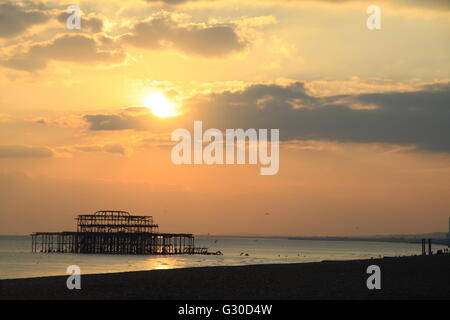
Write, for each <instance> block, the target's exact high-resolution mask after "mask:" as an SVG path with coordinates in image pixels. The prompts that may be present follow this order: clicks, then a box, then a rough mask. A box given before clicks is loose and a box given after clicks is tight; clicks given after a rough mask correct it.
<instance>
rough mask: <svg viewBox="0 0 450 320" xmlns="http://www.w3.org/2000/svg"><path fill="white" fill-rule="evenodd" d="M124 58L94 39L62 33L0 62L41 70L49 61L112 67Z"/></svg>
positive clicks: (121, 53)
mask: <svg viewBox="0 0 450 320" xmlns="http://www.w3.org/2000/svg"><path fill="white" fill-rule="evenodd" d="M125 56H126V55H125V53H124V51H123V50H122V49H121V48H120V47H112V48H111V46H110V45H104V44H103V43H102V41H101V40H97V38H95V37H92V36H89V35H83V34H64V35H60V36H57V37H55V38H54V39H52V40H50V41H46V42H40V43H35V44H32V45H31V46H29V47H28V48H27V50H26V51H25V52H23V53H20V54H16V55H14V56H13V57H9V58H6V59H4V60H3V61H2V62H1V63H2V64H3V65H4V66H5V67H8V68H13V69H17V70H24V71H36V70H39V69H44V68H45V67H46V66H47V64H48V62H49V61H51V60H55V61H66V62H74V63H79V64H98V63H105V64H114V63H120V62H123V61H124V59H125Z"/></svg>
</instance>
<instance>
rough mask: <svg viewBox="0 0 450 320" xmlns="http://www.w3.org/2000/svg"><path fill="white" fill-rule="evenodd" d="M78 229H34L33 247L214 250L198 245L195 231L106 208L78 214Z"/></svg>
mask: <svg viewBox="0 0 450 320" xmlns="http://www.w3.org/2000/svg"><path fill="white" fill-rule="evenodd" d="M75 220H76V221H77V231H76V232H73V231H65V232H35V233H33V234H31V238H32V251H33V252H46V253H96V254H147V255H171V254H211V253H209V252H208V249H207V248H200V247H195V240H194V236H193V235H192V234H188V233H160V232H159V231H158V225H157V224H156V223H155V222H154V221H153V217H152V216H137V215H132V214H130V213H129V212H127V211H117V210H103V211H96V212H95V213H94V214H81V215H78V217H77V218H75Z"/></svg>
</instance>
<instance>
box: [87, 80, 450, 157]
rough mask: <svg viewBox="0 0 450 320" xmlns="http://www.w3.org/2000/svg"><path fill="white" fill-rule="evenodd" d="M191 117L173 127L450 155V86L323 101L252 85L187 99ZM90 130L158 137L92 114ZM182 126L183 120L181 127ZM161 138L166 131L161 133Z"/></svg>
mask: <svg viewBox="0 0 450 320" xmlns="http://www.w3.org/2000/svg"><path fill="white" fill-rule="evenodd" d="M184 108H185V109H186V110H189V111H186V113H185V114H184V115H183V116H181V117H176V118H175V119H176V120H175V119H174V120H173V121H174V122H173V123H171V125H173V127H172V128H168V127H166V128H165V129H166V130H169V131H171V130H173V129H175V128H177V127H185V128H191V127H192V122H193V120H202V121H203V126H204V127H205V128H218V129H221V130H224V129H227V128H269V129H270V128H275V129H280V138H281V139H282V140H284V141H291V140H322V141H336V142H355V143H389V144H397V145H404V146H415V147H417V148H418V149H420V150H424V151H433V152H450V83H447V84H442V83H439V84H437V85H436V86H433V85H428V86H426V87H423V88H422V89H421V90H417V91H408V92H395V91H392V92H377V93H364V94H354V95H334V96H321V97H317V96H314V95H312V94H311V93H310V92H309V91H308V89H307V88H306V86H305V83H303V82H299V81H297V82H293V83H291V84H288V85H278V84H254V85H250V86H248V87H246V88H244V89H241V90H237V91H224V92H221V93H213V94H208V95H200V96H196V97H194V98H192V99H191V100H190V101H186V102H185V104H184ZM84 119H85V121H87V122H88V123H89V125H90V129H91V130H123V129H136V130H149V131H152V132H158V131H157V129H159V130H160V129H161V128H156V127H155V126H156V123H157V122H158V121H160V119H158V120H157V121H155V120H154V119H152V118H151V116H150V115H146V114H139V115H135V114H132V113H121V114H115V115H102V114H97V115H86V116H85V117H84ZM175 121H177V122H175ZM159 132H161V131H159Z"/></svg>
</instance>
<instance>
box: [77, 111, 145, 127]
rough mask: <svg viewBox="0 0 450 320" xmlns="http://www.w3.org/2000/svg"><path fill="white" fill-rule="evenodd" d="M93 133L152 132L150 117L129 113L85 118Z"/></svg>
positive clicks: (94, 115)
mask: <svg viewBox="0 0 450 320" xmlns="http://www.w3.org/2000/svg"><path fill="white" fill-rule="evenodd" d="M83 119H84V120H85V121H86V122H87V123H88V124H89V129H90V130H93V131H105V130H127V129H134V130H150V129H151V116H150V115H134V114H129V113H125V112H124V113H119V114H91V115H85V116H83Z"/></svg>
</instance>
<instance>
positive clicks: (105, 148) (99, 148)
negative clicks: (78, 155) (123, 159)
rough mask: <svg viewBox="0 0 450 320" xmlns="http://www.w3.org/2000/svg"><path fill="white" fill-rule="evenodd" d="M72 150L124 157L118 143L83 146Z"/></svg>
mask: <svg viewBox="0 0 450 320" xmlns="http://www.w3.org/2000/svg"><path fill="white" fill-rule="evenodd" d="M73 149H74V150H77V151H83V152H109V153H118V154H121V155H125V152H126V150H125V148H124V147H123V146H122V145H121V144H118V143H111V144H105V145H85V146H74V147H73Z"/></svg>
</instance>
